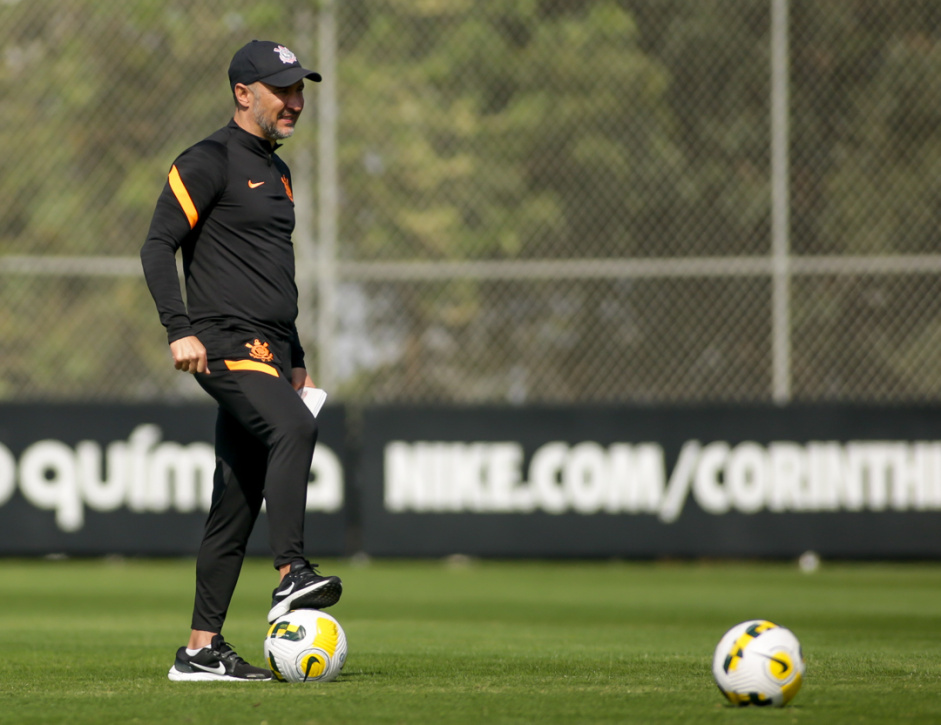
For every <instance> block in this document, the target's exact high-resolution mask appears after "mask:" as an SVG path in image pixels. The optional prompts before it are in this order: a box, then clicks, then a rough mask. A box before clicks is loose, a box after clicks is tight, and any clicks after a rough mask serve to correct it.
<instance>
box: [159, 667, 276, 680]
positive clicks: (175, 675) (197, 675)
mask: <svg viewBox="0 0 941 725" xmlns="http://www.w3.org/2000/svg"><path fill="white" fill-rule="evenodd" d="M167 679H169V680H171V681H172V682H271V681H273V680H274V678H273V677H269V678H268V679H267V680H246V679H242V678H241V677H232V676H230V675H213V674H211V673H209V672H180V671H179V670H178V669H176V667H171V668H170V671H169V672H168V673H167Z"/></svg>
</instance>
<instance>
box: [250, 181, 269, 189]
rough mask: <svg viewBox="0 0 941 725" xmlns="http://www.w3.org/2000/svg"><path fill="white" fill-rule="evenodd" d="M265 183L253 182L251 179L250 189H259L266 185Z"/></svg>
mask: <svg viewBox="0 0 941 725" xmlns="http://www.w3.org/2000/svg"><path fill="white" fill-rule="evenodd" d="M264 183H265V182H264V181H252V180H251V179H249V180H248V188H249V189H257V188H258V187H259V186H261V185H262V184H264Z"/></svg>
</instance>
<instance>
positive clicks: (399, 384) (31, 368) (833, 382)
mask: <svg viewBox="0 0 941 725" xmlns="http://www.w3.org/2000/svg"><path fill="white" fill-rule="evenodd" d="M251 38H265V39H272V40H277V41H279V42H284V43H285V44H287V45H289V46H290V47H291V48H292V49H293V50H295V52H297V54H298V55H299V56H300V58H301V60H302V62H304V63H305V65H307V66H308V67H311V66H313V67H316V68H318V69H319V70H321V71H322V72H323V73H324V75H325V76H326V78H325V82H324V83H322V84H319V85H318V86H312V87H310V88H309V92H308V94H307V96H308V98H307V108H306V110H305V112H304V117H303V118H302V119H301V122H300V124H299V126H298V132H297V133H296V134H295V136H294V137H293V138H292V139H291V140H289V141H288V142H287V143H286V144H285V146H284V148H283V150H282V152H281V154H282V156H283V157H284V158H285V160H286V161H287V162H288V163H289V164H290V165H291V167H292V170H293V172H294V176H295V183H294V186H295V191H296V201H297V215H298V227H297V232H296V235H295V241H296V247H297V257H298V279H299V288H300V296H301V299H300V301H301V316H300V318H299V326H300V330H301V334H302V340H303V341H304V343H305V346H306V347H307V348H308V362H309V366H310V368H311V371H312V373H313V374H314V377H315V379H317V380H318V382H319V383H320V384H321V385H323V387H325V388H327V389H329V390H330V392H331V393H332V398H333V399H334V400H346V401H349V402H358V403H368V402H392V401H395V402H410V401H425V402H458V403H464V402H490V403H494V402H511V403H522V402H533V403H556V402H558V403H566V402H576V401H577V402H617V403H638V402H642V403H674V402H695V401H722V402H731V403H750V402H762V401H768V400H777V401H779V402H786V401H802V402H807V401H836V402H842V401H853V402H922V401H924V402H937V401H938V400H939V399H941V363H939V362H938V360H939V359H941V356H938V355H937V354H936V350H937V349H938V347H939V343H941V322H939V320H941V316H939V314H938V312H939V309H938V308H939V306H941V294H939V292H941V253H938V251H937V250H938V249H939V246H941V245H939V235H941V231H939V230H941V174H938V173H937V171H936V170H937V169H938V168H939V162H941V93H939V91H938V88H937V86H938V79H939V78H941V3H937V2H936V0H908V2H905V3H897V2H891V1H890V0H844V1H843V2H839V3H835V2H831V3H821V2H816V1H814V0H790V1H788V0H578V1H573V0H513V1H512V2H500V3H495V2H472V1H471V0H420V1H419V0H334V1H333V2H315V1H314V0H307V1H306V2H305V1H304V0H300V1H299V2H295V3H281V2H275V1H274V0H225V1H224V2H223V1H222V0H195V1H191V0H187V1H186V2H183V1H181V0H131V1H129V2H123V1H122V2H118V0H69V1H68V2H60V1H59V0H35V1H33V2H26V0H0V53H2V55H0V88H2V93H0V151H2V159H3V162H2V171H0V194H2V200H3V201H2V207H0V208H2V217H0V285H2V287H0V289H2V293H0V300H2V309H0V343H2V346H3V352H2V360H3V366H2V369H3V374H2V376H0V399H6V400H27V399H28V400H34V399H85V400H88V399H118V400H146V399H158V398H159V399H165V398H182V397H193V396H200V395H201V393H200V391H199V389H198V387H197V386H196V385H195V383H194V381H193V380H192V379H191V378H190V377H189V376H186V375H181V374H179V373H176V372H175V371H174V370H173V369H172V365H171V364H170V361H169V356H168V352H167V347H166V342H165V336H164V334H163V330H162V328H160V326H159V323H158V321H157V316H156V312H155V310H154V308H153V303H152V301H151V300H150V298H149V295H148V293H147V291H146V287H145V285H144V283H143V279H142V276H141V274H140V270H139V262H138V259H137V252H138V249H139V247H140V244H141V243H142V241H143V239H144V237H145V235H146V232H147V228H148V224H149V219H150V214H151V212H152V210H153V205H154V202H155V200H156V197H157V194H158V193H159V190H160V188H161V186H162V184H163V182H164V179H165V174H166V171H167V169H168V168H169V165H170V163H171V162H172V160H173V159H174V157H175V156H176V154H178V153H179V152H180V151H182V150H183V149H184V148H186V147H187V146H189V145H190V144H192V143H194V142H195V141H198V140H199V139H201V138H203V137H205V136H207V135H208V134H209V133H211V132H212V131H214V130H215V129H216V128H218V127H220V126H222V125H224V124H225V123H226V122H227V120H228V118H229V117H230V114H231V98H230V95H229V92H228V87H227V82H226V77H225V70H226V67H227V65H228V61H229V58H230V57H231V54H232V53H233V52H234V50H235V49H237V48H238V47H239V46H240V45H242V44H243V43H244V42H246V40H248V39H251Z"/></svg>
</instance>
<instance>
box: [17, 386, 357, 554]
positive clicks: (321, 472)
mask: <svg viewBox="0 0 941 725" xmlns="http://www.w3.org/2000/svg"><path fill="white" fill-rule="evenodd" d="M215 416H216V413H215V407H214V406H212V405H178V406H176V405H103V404H99V405H78V404H76V405H53V404H36V405H27V404H9V405H2V406H0V554H2V555H33V554H54V553H64V554H70V555H106V554H118V555H121V554H126V555H195V553H196V550H197V548H198V545H199V541H200V538H201V535H202V527H203V522H204V520H205V518H206V512H207V511H208V510H209V502H210V500H211V492H212V472H213V469H214V466H215V456H214V454H213V449H212V439H213V431H214V426H215ZM318 420H319V423H320V433H319V438H318V445H317V450H316V452H315V453H314V461H313V463H312V464H311V479H310V483H309V485H308V502H307V514H306V522H305V530H306V549H307V551H308V552H310V553H311V554H312V555H337V554H340V553H343V551H344V549H345V546H346V541H345V537H346V520H347V508H346V502H345V499H346V491H345V480H346V479H345V469H346V467H347V462H346V460H345V458H346V444H345V441H346V422H345V412H344V409H343V408H337V407H327V408H325V409H324V410H322V411H321V413H320V415H319V416H318ZM249 553H250V554H252V555H259V556H270V549H269V547H268V539H267V519H266V516H265V515H264V513H262V515H261V516H260V517H259V520H258V523H257V525H256V527H255V530H254V531H253V533H252V537H251V540H250V542H249Z"/></svg>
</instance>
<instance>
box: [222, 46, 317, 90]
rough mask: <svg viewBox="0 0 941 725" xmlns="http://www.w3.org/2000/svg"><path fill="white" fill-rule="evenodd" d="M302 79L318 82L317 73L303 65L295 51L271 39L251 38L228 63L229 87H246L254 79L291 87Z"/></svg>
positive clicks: (279, 86) (272, 84) (278, 86)
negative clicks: (243, 85) (237, 85)
mask: <svg viewBox="0 0 941 725" xmlns="http://www.w3.org/2000/svg"><path fill="white" fill-rule="evenodd" d="M302 78H310V80H312V81H316V82H318V83H319V82H320V81H321V78H320V74H319V73H316V72H314V71H312V70H307V69H306V68H302V67H301V64H300V62H299V61H298V60H297V56H296V55H294V53H292V52H291V51H290V50H288V49H287V48H286V47H284V46H283V45H281V44H280V43H272V42H271V41H270V40H253V41H252V42H251V43H248V44H246V45H243V46H242V47H241V48H239V49H238V51H236V53H235V55H233V56H232V62H231V63H229V86H230V87H231V88H235V84H236V83H244V84H245V85H246V86H247V85H249V84H251V83H254V82H255V81H262V82H263V83H267V84H268V85H269V86H275V87H277V88H284V87H286V86H293V85H294V84H295V83H297V82H298V81H299V80H301V79H302Z"/></svg>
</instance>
